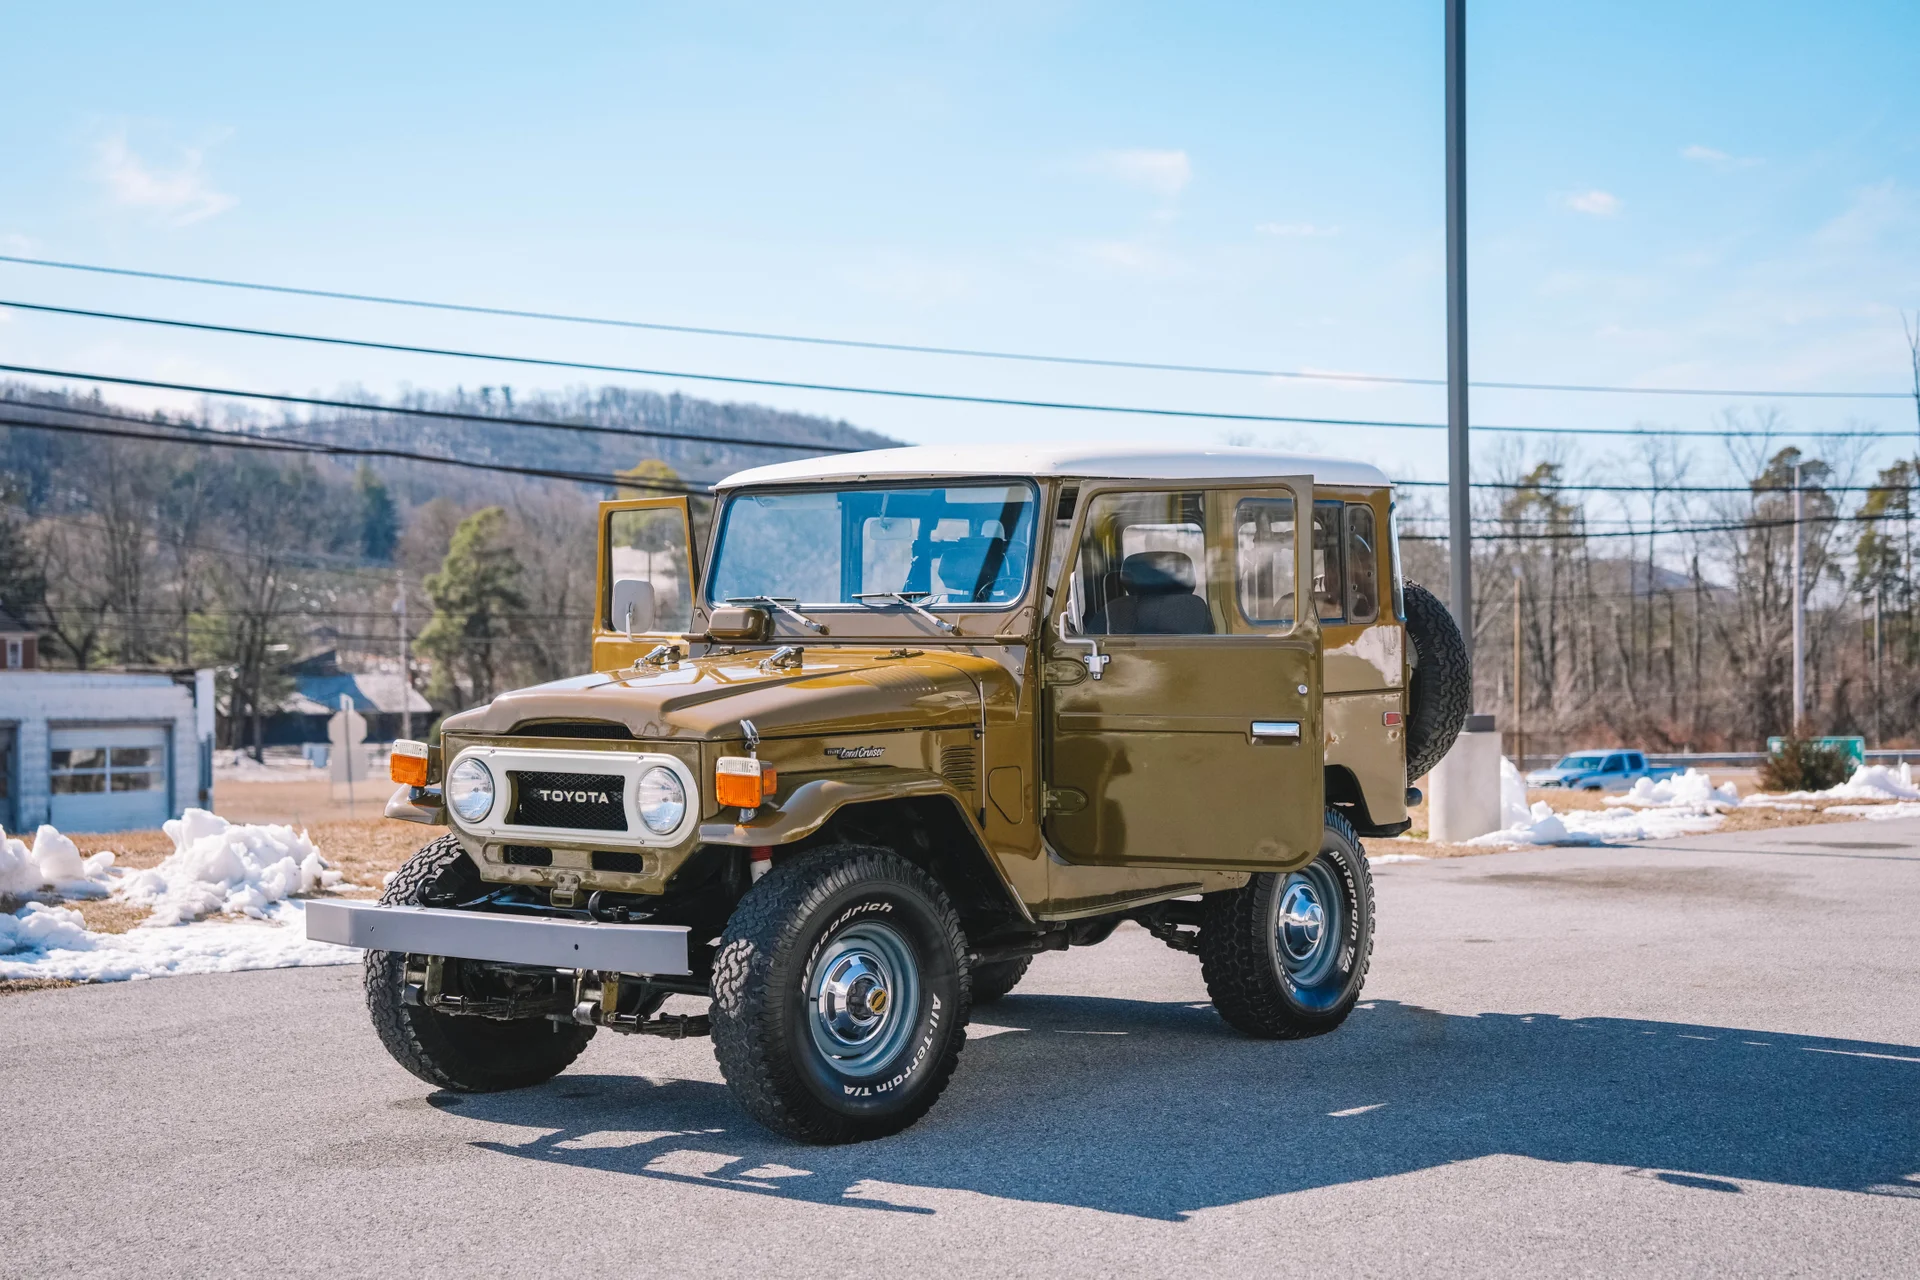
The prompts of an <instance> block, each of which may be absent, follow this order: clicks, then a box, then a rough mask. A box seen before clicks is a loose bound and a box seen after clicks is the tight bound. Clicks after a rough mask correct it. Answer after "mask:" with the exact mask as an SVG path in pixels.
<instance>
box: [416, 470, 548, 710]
mask: <svg viewBox="0 0 1920 1280" xmlns="http://www.w3.org/2000/svg"><path fill="white" fill-rule="evenodd" d="M521 573H522V568H521V564H520V557H519V556H518V555H517V554H516V553H515V552H514V549H513V547H512V546H511V545H510V544H509V543H508V542H507V513H506V512H505V511H503V510H501V509H500V508H499V507H484V508H482V509H481V510H479V511H476V512H474V513H473V514H472V515H470V516H468V517H467V518H466V519H464V520H462V521H461V522H460V527H459V528H458V529H456V530H454V534H453V541H452V543H451V544H450V545H449V546H448V547H447V557H446V559H445V560H444V561H443V562H442V563H441V566H440V571H439V572H438V573H432V574H428V575H427V579H426V581H425V583H423V584H422V585H423V586H424V588H425V590H426V593H427V599H428V600H429V601H430V602H431V603H432V604H433V617H432V619H431V620H430V621H429V622H428V623H427V626H426V629H425V630H424V631H422V632H421V633H420V638H419V641H418V645H417V647H418V651H419V653H420V654H421V656H422V657H424V658H427V659H428V660H429V661H431V662H432V663H433V677H432V679H431V680H430V681H429V682H428V685H427V696H428V698H430V699H431V700H432V701H433V702H434V704H435V705H436V706H439V707H442V708H449V709H458V708H460V707H470V706H477V705H479V704H480V703H483V702H485V701H487V700H488V699H489V698H491V697H493V695H494V694H495V693H497V692H498V691H499V676H500V673H501V672H502V671H503V670H504V669H505V668H506V667H507V666H508V665H509V661H508V660H509V658H510V657H511V654H510V652H509V649H508V647H507V646H508V644H509V642H511V641H512V640H513V638H514V632H515V630H516V629H517V623H518V621H519V617H518V615H520V614H521V613H523V612H524V611H525V610H526V607H527V603H526V597H525V596H524V595H522V594H521V591H520V578H521Z"/></svg>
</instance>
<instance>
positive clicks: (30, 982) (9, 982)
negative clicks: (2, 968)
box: [0, 978, 80, 996]
mask: <svg viewBox="0 0 1920 1280" xmlns="http://www.w3.org/2000/svg"><path fill="white" fill-rule="evenodd" d="M79 985H80V984H79V983H77V982H69V981H67V980H66V979H65V978H0V996H17V995H19V994H20V993H22V992H24V991H58V990H59V989H60V988H62V987H77V986H79Z"/></svg>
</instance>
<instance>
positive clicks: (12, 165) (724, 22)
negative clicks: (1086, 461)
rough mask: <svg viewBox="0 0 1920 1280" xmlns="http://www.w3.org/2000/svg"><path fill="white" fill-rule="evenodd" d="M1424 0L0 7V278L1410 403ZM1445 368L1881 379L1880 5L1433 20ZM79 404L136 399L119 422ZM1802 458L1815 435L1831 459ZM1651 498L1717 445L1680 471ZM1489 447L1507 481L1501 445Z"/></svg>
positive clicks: (1427, 312) (1017, 418) (1899, 229)
mask: <svg viewBox="0 0 1920 1280" xmlns="http://www.w3.org/2000/svg"><path fill="white" fill-rule="evenodd" d="M1441 14H1442V10H1441V5H1440V3H1439V2H1438V0H1429V2H1428V3H1425V4H1411V3H1386V2H1383V3H1374V4H1366V5H1339V6H1330V5H1300V4H1291V5H1281V4H1259V5H1256V4H1205V3H1193V4H1184V5H1155V6H1148V5H1135V4H1108V5H1099V6H1095V5H1087V4H1067V3H1047V2H1045V0H1028V2H1026V3H1021V4H1004V3H997V2H995V0H970V2H969V3H965V4H927V5H918V6H898V5H885V6H880V5H876V6H855V5H830V6H806V7H801V6H789V5H770V4H767V5H763V4H747V3H711V4H704V5H699V6H674V7H666V6H660V5H653V4H630V5H623V6H613V5H574V6H538V7H528V6H491V5H486V4H473V3H470V4H466V5H461V6H451V5H409V6H394V5H355V4H335V5H330V6H326V7H324V9H314V8H312V7H306V8H300V9H296V8H288V7H284V6H261V5H248V6H239V5H234V6H217V5H181V6H163V7H155V6H136V5H118V4H91V5H40V6H15V7H14V8H13V10H12V11H11V12H10V14H9V18H8V28H9V44H10V46H11V48H12V50H13V53H14V56H13V57H11V58H10V59H9V67H8V75H7V76H6V77H5V80H4V82H0V156H4V158H5V159H4V163H0V253H4V254H12V255H23V256H33V257H45V258H55V259H61V260H67V261H78V262H87V263H97V264H105V265H112V266H121V267H132V268H138V269H144V270H156V271H167V272H180V273H188V274H196V275H212V276H222V277H231V278H238V279H245V280H259V281H267V282H275V283H285V284H294V285H301V286H308V287H316V288H323V289H335V290H347V291H357V292H376V293H385V294H401V295H406V296H411V297H420V298H429V299H437V300H446V301H457V302H468V303H478V304H483V305H491V306H504V307H516V308H532V309H539V310H545V311H563V312H580V313H589V314H594V315H603V316H613V317H620V318H627V319H636V320H647V321H661V322H668V323H675V324H687V325H700V326H716V327H726V328H742V329H755V330H776V331H782V332H791V333H800V334H811V335H822V336H832V337H844V338H858V339H872V340H879V341H886V342H904V343H914V344H931V345H941V346H965V347H986V348H993V349H996V350H1005V351H1021V352H1039V353H1057V354H1070V355H1079V356H1094V357H1105V358H1118V359H1131V360H1148V361H1159V362H1177V363H1197V364H1207V365H1231V366H1242V367H1254V368H1259V369H1267V370H1294V371H1309V372H1345V373H1352V372H1367V373H1380V374H1390V375H1402V376H1414V377H1442V376H1444V374H1445V352H1446V333H1445V315H1444V298H1445V277H1444V246H1443V230H1444V209H1443V203H1442V197H1443V178H1444V172H1443V150H1442V148H1443V136H1442V132H1441V126H1442V107H1443V63H1442V45H1441V37H1442V29H1441V21H1442V19H1441ZM1468 41H1469V54H1468V82H1469V90H1468V117H1469V141H1468V158H1469V203H1470V212H1469V262H1470V271H1471V275H1470V280H1471V283H1470V288H1469V297H1470V303H1471V308H1472V311H1471V314H1472V319H1471V348H1470V350H1471V364H1472V369H1473V374H1474V376H1475V377H1476V378H1478V379H1485V380H1496V381H1528V382H1578V383H1605V384H1617V385H1625V386H1632V387H1651V386H1681V387H1709V388H1739V389H1757V390H1803V391H1804V390H1827V391H1832V390H1875V391H1892V392H1901V391H1907V390H1910V388H1911V378H1912V375H1911V373H1910V371H1909V368H1908V352H1907V347H1906V340H1905V338H1904V337H1903V335H1902V328H1901V311H1902V309H1903V308H1904V309H1905V310H1906V312H1907V313H1908V314H1909V315H1912V314H1913V313H1915V312H1917V311H1920V75H1916V74H1915V71H1914V60H1913V56H1912V55H1913V52H1914V50H1916V49H1920V6H1916V5H1913V4H1912V3H1910V2H1909V3H1891V2H1889V3H1864V2H1861V3H1847V2H1844V0H1840V2H1836V3H1829V4H1825V5H1820V6H1810V5H1789V4H1779V3H1772V4H1768V3H1753V4H1747V5H1741V6H1734V5H1729V4H1725V3H1721V4H1714V5H1708V4H1701V3H1675V2H1673V0H1665V2H1663V3H1658V4H1655V3H1633V4H1625V3H1616V4H1593V5H1581V6H1571V5H1539V4H1523V3H1518V2H1517V0H1502V2H1495V0H1475V2H1474V3H1471V4H1470V5H1469V20H1468ZM0 298H6V299H12V300H21V301H34V302H42V303H54V304H58V305H65V306H77V307H83V308H95V309H105V310H118V311H127V312H135V313H140V314H147V315H160V316H169V317H178V318H188V319H196V320H211V321H217V322H221V323H228V324H240V325H255V326H266V327H275V328H283V329H294V330H298V331H302V332H311V333H325V334H332V335H342V336H353V337H366V338H374V339H379V340H384V341H397V342H407V343H415V344H429V345H439V346H452V347H463V348H474V349H481V350H486V351H492V352H503V353H517V354H526V355H536V356H543V357H553V358H559V359H571V360H586V361H593V362H603V363H616V364H623V365H640V366H645V367H649V368H656V369H670V370H677V371H684V372H706V373H717V374H729V375H736V376H746V377H764V378H773V379H784V380H798V381H808V382H829V383H836V384H850V385H862V386H876V387H890V388H911V389H918V390H933V391H946V392H956V393H963V394H969V395H987V396H999V397H1013V398H1027V399H1046V400H1067V401H1080V402H1098V403H1105V404H1124V405H1151V406H1161V407H1174V408H1186V409H1204V410H1209V411H1217V412H1241V413H1256V414H1283V415H1306V416H1333V417H1356V418H1375V419H1393V420H1401V419H1405V420H1412V421H1422V422H1439V421H1444V418H1445V402H1444V393H1443V392H1442V390H1441V389H1439V388H1437V387H1405V386H1388V385H1379V384H1365V383H1349V382H1329V381H1324V380H1322V381H1313V380H1299V379H1286V378H1276V377H1224V376H1201V375H1191V374H1173V373H1151V372H1142V371H1125V370H1112V369H1089V368H1075V367H1066V366H1057V365H1045V364H1035V363H1018V362H1008V361H993V360H974V359H957V358H949V357H935V356H921V355H903V354H892V353H880V352H873V351H853V350H838V349H832V348H822V347H817V346H801V345H793V344H782V343H772V342H760V341H743V340H735V339H722V338H712V337H693V336H686V335H667V334H658V333H646V332H637V331H632V330H614V329H604V328H589V327H581V326H571V325H562V324H552V323H540V322H533V321H520V320H506V319H500V318H480V317H466V316H454V315H446V314H435V313H428V312H421V311H413V310H404V309H396V308H388V307H379V306H369V305H361V304H349V303H342V302H323V301H316V300H305V299H294V298H286V297H267V296H261V295H250V294H244V293H234V292H230V291H223V290H215V289H207V288H199V287H193V286H187V285H180V284H163V283H157V282H137V281H130V280H123V279H112V278H105V277H95V276H86V275H79V274H74V273H67V272H59V271H50V270H46V269H43V268H35V267H28V266H21V265H10V264H5V263H0ZM0 353H4V354H0V360H4V361H5V362H7V363H16V364H29V365H43V366H49V367H55V368H63V369H73V370H79V371H85V372H93V373H111V374H118V375H125V376H133V377H149V378H161V379H167V380H176V381H188V382H196V383H207V384H213V385H221V386H234V387H245V388H251V389H257V390H265V391H288V392H294V393H300V394H305V393H313V392H318V393H321V394H330V393H333V392H335V391H338V390H339V389H341V388H361V389H364V390H366V391H370V392H373V393H376V394H379V395H390V394H393V393H395V392H397V391H399V390H401V389H403V388H406V387H409V386H412V387H430V388H448V387H452V386H455V385H460V386H465V387H469V388H472V387H477V386H482V385H494V386H498V385H502V384H506V385H511V386H513V387H514V388H515V391H516V394H524V393H525V392H527V391H531V390H535V389H539V388H558V387H561V386H564V385H568V384H574V385H578V384H580V383H583V382H588V381H593V382H600V381H611V382H620V383H624V384H627V385H633V386H645V387H652V388H655V389H660V390H680V391H683V392H685V393H687V394H690V395H699V396H705V397H709V398H718V399H730V398H732V399H752V400H758V401H760V402H762V403H768V404H773V405H777V406H779V407H783V408H790V409H796V410H801V411H806V412H816V413H824V414H828V415H831V416H834V417H839V418H845V419H846V420H848V421H850V422H853V423H855V424H857V425H860V426H863V427H868V428H872V429H874V430H879V431H884V432H888V433H890V434H892V435H895V436H897V437H900V438H902V439H906V440H911V441H915V442H924V443H943V442H954V441H968V442H987V443H994V442H1047V443H1062V444H1174V445H1209V444H1219V443H1223V442H1228V441H1236V442H1242V443H1258V444H1267V445H1277V446H1283V447H1297V448H1304V449H1308V450H1313V451H1317V452H1329V453H1337V454H1342V455H1348V456H1358V457H1364V458H1367V459H1369V460H1372V461H1375V462H1378V463H1380V464H1381V465H1383V466H1385V467H1386V468H1387V469H1388V470H1389V472H1390V473H1392V474H1394V475H1396V476H1402V477H1425V478H1434V477H1439V476H1442V475H1444V474H1445V443H1444V435H1443V434H1442V433H1439V432H1434V431H1424V432H1423V431H1398V430H1387V429H1375V428H1345V427H1329V426H1293V425H1281V424H1230V423H1223V422H1214V421H1190V420H1178V419H1164V418H1160V419H1156V418H1151V417H1143V416H1134V415H1119V414H1095V413H1084V412H1071V411H1062V410H1040V409H1013V408H1004V407H989V406H967V405H955V404H941V403H936V402H926V401H908V400H902V399H892V398H882V397H869V396H860V395H853V394H843V393H829V392H813V391H798V390H773V389H767V390H748V389H742V388H727V387H725V386H722V385H717V384H711V383H707V384H703V383H700V382H697V381H691V380H685V379H673V378H649V377H636V376H625V375H622V376H611V375H609V376H606V377H592V378H589V377H588V376H586V375H567V374H565V373H562V372H559V371H554V370H540V369H533V368H527V367H518V368H516V367H513V366H509V365H501V364H497V363H490V362H482V361H472V360H457V359H450V358H441V357H426V356H402V355H392V354H376V353H369V352H363V351H355V350H351V349H342V348H337V347H335V348H329V347H319V346H310V345H305V344H295V343H285V342H273V341H267V340H262V339H257V338H247V337H237V336H219V335H206V334H192V333H186V332H182V331H177V330H165V329H156V328H151V327H143V326H134V325H128V324H123V323H115V322H108V321H102V320H92V319H81V318H74V317H59V316H49V315H36V314H30V313H25V312H20V311H12V310H5V309H0ZM109 394H111V395H113V396H115V397H117V398H120V399H122V400H125V401H133V402H138V403H143V404H174V405H176V406H183V405H186V404H188V403H190V401H188V400H184V399H175V400H168V399H167V398H166V397H164V396H157V395H146V396H144V397H143V396H140V395H136V394H134V393H129V392H126V391H110V392H109ZM1768 410H1771V411H1773V412H1775V413H1776V414H1777V415H1778V416H1779V418H1778V420H1779V422H1780V424H1781V429H1782V430H1784V431H1793V430H1823V429H1835V428H1840V427H1844V426H1856V427H1865V428H1877V429H1881V430H1886V431H1896V432H1904V433H1906V434H1904V435H1902V436H1900V437H1898V438H1896V439H1893V440H1890V441H1886V442H1883V443H1881V444H1879V445H1877V446H1875V449H1876V452H1875V453H1874V454H1873V455H1871V456H1869V458H1868V459H1867V460H1868V461H1869V462H1875V461H1879V462H1884V461H1886V460H1889V459H1891V458H1892V457H1894V456H1904V455H1902V453H1901V451H1902V450H1905V451H1907V452H1908V453H1910V452H1911V449H1912V441H1913V439H1914V435H1913V430H1914V427H1915V405H1914V402H1913V401H1912V400H1911V399H1904V400H1902V399H1882V400H1795V399H1786V398H1771V399H1770V398H1763V397H1752V396H1742V397H1722V396H1703V397H1675V396H1657V395H1647V394H1634V395H1594V394H1565V393H1545V392H1522V391H1503V390H1495V389H1488V388H1483V389H1478V390H1476V391H1475V392H1474V395H1473V418H1474V421H1475V422H1477V423H1481V424H1525V425H1545V426H1554V427H1563V428H1566V429H1567V430H1568V433H1569V434H1568V435H1566V436H1563V437H1553V438H1549V439H1544V440H1543V439H1540V438H1530V439H1528V440H1525V441H1519V442H1516V438H1515V437H1505V438H1504V439H1503V438H1502V437H1499V436H1496V435H1478V434H1477V435H1476V437H1475V444H1474V449H1475V456H1476V459H1477V460H1478V462H1479V463H1480V464H1481V465H1482V466H1483V467H1494V466H1496V465H1498V464H1500V463H1502V462H1504V463H1505V464H1507V465H1509V466H1510V465H1513V464H1514V463H1516V462H1518V461H1520V460H1522V459H1523V455H1524V457H1527V458H1531V457H1537V456H1546V455H1548V454H1552V453H1553V452H1554V451H1555V450H1558V451H1559V456H1563V457H1565V458H1566V459H1567V460H1568V461H1569V462H1570V463H1571V464H1572V465H1573V466H1574V467H1575V469H1576V470H1577V471H1580V472H1582V473H1584V474H1588V475H1613V474H1617V473H1620V472H1621V469H1622V468H1626V469H1628V470H1631V468H1632V467H1634V466H1636V465H1638V464H1637V463H1635V462H1634V461H1633V459H1634V457H1635V456H1636V450H1637V449H1638V445H1637V444H1636V443H1635V442H1632V441H1627V442H1618V441H1610V440H1608V439H1606V438H1603V437H1596V436H1592V435H1589V434H1584V433H1587V432H1591V431H1593V430H1595V429H1600V428H1620V427H1633V426H1636V425H1641V424H1655V425H1666V426H1674V427H1710V426H1713V425H1714V424H1715V422H1716V420H1717V419H1718V418H1719V417H1720V416H1721V415H1723V414H1725V413H1728V412H1734V413H1738V414H1742V415H1747V416H1746V418H1745V420H1746V421H1749V422H1751V421H1752V420H1753V418H1752V415H1753V414H1755V413H1758V412H1764V411H1768ZM1829 447H1830V446H1829ZM1687 448H1688V450H1689V452H1690V454H1691V456H1692V459H1693V471H1692V473H1691V474H1693V475H1695V476H1705V475H1711V474H1719V473H1720V472H1721V471H1723V470H1724V468H1725V466H1726V462H1725V454H1724V451H1723V450H1722V448H1721V446H1719V445H1718V444H1714V443H1711V442H1696V443H1694V444H1693V445H1690V446H1688V447H1687ZM1516 450H1518V451H1520V452H1515V451H1516Z"/></svg>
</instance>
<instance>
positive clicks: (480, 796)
mask: <svg viewBox="0 0 1920 1280" xmlns="http://www.w3.org/2000/svg"><path fill="white" fill-rule="evenodd" d="M447 804H448V805H449V806H450V807H451V808H452V809H453V811H454V812H455V813H457V814H459V815H460V816H461V817H463V818H465V819H466V820H467V821H468V822H478V821H480V819H482V818H484V817H486V816H487V811H488V810H489V809H491V808H493V774H492V773H490V772H489V771H488V769H487V766H485V765H484V764H481V763H480V762H479V761H478V760H475V759H473V758H472V757H468V758H467V759H465V760H462V761H461V762H460V763H459V764H456V765H455V766H453V769H452V770H451V771H450V772H449V773H448V774H447Z"/></svg>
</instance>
